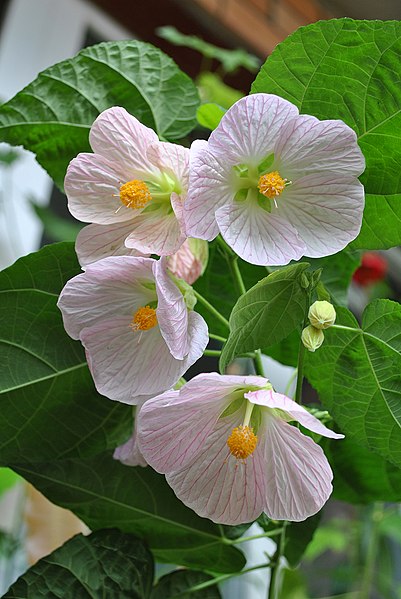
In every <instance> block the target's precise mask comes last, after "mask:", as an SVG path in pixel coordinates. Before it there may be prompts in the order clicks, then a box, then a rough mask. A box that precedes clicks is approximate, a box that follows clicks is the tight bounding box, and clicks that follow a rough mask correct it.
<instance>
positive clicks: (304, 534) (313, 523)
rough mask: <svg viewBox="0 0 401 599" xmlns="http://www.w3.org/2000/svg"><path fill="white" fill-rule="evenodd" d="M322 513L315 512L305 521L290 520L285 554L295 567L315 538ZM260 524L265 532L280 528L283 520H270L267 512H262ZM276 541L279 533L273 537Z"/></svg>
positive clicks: (287, 526)
mask: <svg viewBox="0 0 401 599" xmlns="http://www.w3.org/2000/svg"><path fill="white" fill-rule="evenodd" d="M320 519H321V514H320V513H318V514H315V515H314V516H311V517H310V518H308V519H307V520H304V521H303V522H288V523H287V525H286V527H285V537H284V539H285V543H284V552H283V554H284V556H285V557H286V559H287V561H288V563H289V565H290V566H291V567H292V568H295V567H296V566H297V565H298V564H299V562H300V561H301V559H302V556H303V554H304V553H305V551H306V548H307V547H308V545H309V543H310V542H311V541H312V539H313V535H314V534H315V531H316V529H317V527H318V526H319V523H320ZM258 524H259V525H260V526H261V527H262V528H263V530H264V531H265V532H273V531H275V530H280V529H281V528H282V526H283V523H282V522H276V521H275V520H270V519H269V518H268V517H267V516H266V514H262V516H260V518H258ZM273 538H274V540H275V541H277V540H278V539H279V535H277V536H275V537H273Z"/></svg>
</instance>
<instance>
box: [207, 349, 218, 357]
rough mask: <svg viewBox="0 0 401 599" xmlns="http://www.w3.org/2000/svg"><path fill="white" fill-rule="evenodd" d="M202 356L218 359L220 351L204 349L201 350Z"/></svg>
mask: <svg viewBox="0 0 401 599" xmlns="http://www.w3.org/2000/svg"><path fill="white" fill-rule="evenodd" d="M203 355H204V356H211V357H216V358H220V356H221V350H220V349H204V350H203Z"/></svg>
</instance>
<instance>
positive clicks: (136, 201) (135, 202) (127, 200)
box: [120, 179, 152, 209]
mask: <svg viewBox="0 0 401 599" xmlns="http://www.w3.org/2000/svg"><path fill="white" fill-rule="evenodd" d="M151 199H152V196H151V194H150V191H149V187H148V186H147V185H146V183H145V181H139V180H138V179H133V180H132V181H128V182H127V183H124V185H121V187H120V200H121V202H122V203H123V204H124V206H127V208H135V209H138V208H144V207H145V206H146V204H148V203H149V202H150V200H151Z"/></svg>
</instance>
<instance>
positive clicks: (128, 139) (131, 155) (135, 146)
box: [89, 106, 159, 183]
mask: <svg viewBox="0 0 401 599" xmlns="http://www.w3.org/2000/svg"><path fill="white" fill-rule="evenodd" d="M158 141H159V140H158V137H157V135H156V133H155V132H154V131H153V129H150V128H149V127H146V126H145V125H142V123H140V122H139V121H138V119H136V118H135V117H134V116H132V115H131V114H129V112H127V111H126V110H125V109H124V108H121V107H119V106H115V107H113V108H109V109H107V110H104V111H103V112H102V113H101V114H100V115H99V116H98V117H97V119H96V120H95V122H94V123H93V125H92V128H91V131H90V134H89V142H90V144H91V147H92V149H93V151H94V152H96V154H100V155H101V156H104V157H105V158H107V159H108V160H110V161H113V162H115V163H116V164H119V165H124V167H125V169H126V170H127V173H128V178H127V179H126V180H125V181H122V183H126V182H127V181H130V180H132V179H145V178H147V175H148V174H149V173H154V172H157V169H156V168H155V167H153V166H152V165H151V164H149V162H148V160H147V159H146V152H147V149H148V148H149V146H150V145H151V144H153V143H157V142H158Z"/></svg>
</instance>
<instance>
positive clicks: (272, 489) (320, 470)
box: [259, 417, 333, 522]
mask: <svg viewBox="0 0 401 599" xmlns="http://www.w3.org/2000/svg"><path fill="white" fill-rule="evenodd" d="M262 426H263V428H264V430H263V434H262V431H261V430H259V438H260V449H261V451H262V452H263V454H264V458H263V460H264V464H265V473H264V478H265V484H266V486H265V502H266V504H265V506H264V511H265V512H266V514H267V516H268V517H269V518H271V519H273V520H290V521H292V522H300V521H302V520H305V519H306V518H308V517H309V516H312V515H313V514H316V512H318V511H319V510H320V509H321V508H322V507H323V505H324V504H325V503H326V501H327V500H328V498H329V497H330V494H331V492H332V485H331V481H332V478H333V473H332V471H331V468H330V465H329V463H328V461H327V459H326V456H325V455H324V453H323V450H322V448H321V447H320V446H319V445H317V443H315V442H314V441H312V439H310V438H309V437H306V436H305V435H303V434H302V433H301V432H300V431H299V430H298V429H297V428H295V427H293V426H291V425H290V424H287V423H286V422H284V421H283V420H281V419H280V418H272V417H269V418H268V419H266V417H264V422H263V424H262Z"/></svg>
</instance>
